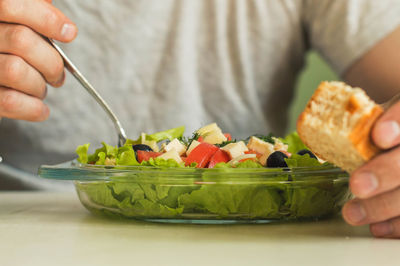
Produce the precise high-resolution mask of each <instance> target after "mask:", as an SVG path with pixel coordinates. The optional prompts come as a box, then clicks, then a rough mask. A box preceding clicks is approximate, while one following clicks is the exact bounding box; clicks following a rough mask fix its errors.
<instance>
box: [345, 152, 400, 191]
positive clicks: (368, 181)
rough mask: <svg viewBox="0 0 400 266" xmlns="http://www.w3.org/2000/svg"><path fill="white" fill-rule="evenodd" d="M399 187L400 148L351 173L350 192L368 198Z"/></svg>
mask: <svg viewBox="0 0 400 266" xmlns="http://www.w3.org/2000/svg"><path fill="white" fill-rule="evenodd" d="M397 187H400V147H399V148H396V149H393V150H391V151H388V152H385V153H383V154H381V155H379V156H377V157H376V158H374V159H372V160H371V161H369V162H367V163H366V164H365V165H363V166H361V167H360V168H359V169H357V170H356V171H355V172H353V173H352V176H351V178H350V189H351V192H352V193H353V194H354V195H355V196H356V197H358V198H362V199H364V198H369V197H372V196H375V195H377V194H380V193H383V192H386V191H390V190H393V189H395V188H397Z"/></svg>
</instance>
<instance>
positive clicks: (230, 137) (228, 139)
mask: <svg viewBox="0 0 400 266" xmlns="http://www.w3.org/2000/svg"><path fill="white" fill-rule="evenodd" d="M224 136H225V137H226V140H227V141H231V140H232V136H231V134H229V133H224Z"/></svg>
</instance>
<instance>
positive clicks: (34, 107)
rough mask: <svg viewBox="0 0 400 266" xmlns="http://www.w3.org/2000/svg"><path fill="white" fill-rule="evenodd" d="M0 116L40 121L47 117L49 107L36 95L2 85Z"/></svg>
mask: <svg viewBox="0 0 400 266" xmlns="http://www.w3.org/2000/svg"><path fill="white" fill-rule="evenodd" d="M0 116H1V117H8V118H11V119H20V120H27V121H35V122H39V121H43V120H46V119H47V117H48V116H49V108H48V107H47V106H46V105H45V104H44V103H43V102H42V101H41V100H40V99H38V98H36V97H33V96H29V95H27V94H24V93H22V92H19V91H16V90H13V89H9V88H6V87H0Z"/></svg>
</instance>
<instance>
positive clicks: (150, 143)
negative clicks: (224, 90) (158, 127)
mask: <svg viewBox="0 0 400 266" xmlns="http://www.w3.org/2000/svg"><path fill="white" fill-rule="evenodd" d="M140 137H141V139H140V143H141V144H145V145H147V146H149V147H150V148H151V149H152V150H153V151H155V152H158V151H160V148H159V147H158V145H157V141H155V140H146V134H145V133H142V134H141V135H140Z"/></svg>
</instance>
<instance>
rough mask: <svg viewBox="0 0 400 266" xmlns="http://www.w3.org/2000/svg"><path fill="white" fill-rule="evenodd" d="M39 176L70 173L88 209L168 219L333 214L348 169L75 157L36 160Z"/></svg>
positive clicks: (255, 219) (345, 193)
mask: <svg viewBox="0 0 400 266" xmlns="http://www.w3.org/2000/svg"><path fill="white" fill-rule="evenodd" d="M39 176H41V177H43V178H50V179H56V180H74V183H75V187H76V190H77V193H78V196H79V199H80V201H81V202H82V204H83V205H84V206H85V207H86V208H87V209H88V210H89V211H91V212H92V213H95V214H101V215H107V216H114V217H115V216H119V217H124V218H131V219H140V220H146V221H154V222H173V223H264V222H276V221H288V220H302V219H319V218H323V217H327V216H330V215H333V214H337V212H338V211H339V210H340V208H341V207H342V206H343V204H344V202H345V201H347V200H348V199H349V198H350V192H349V189H348V182H349V176H348V174H347V173H346V172H344V171H342V170H341V169H339V168H334V167H324V168H322V167H318V168H292V169H288V168H252V169H250V168H219V169H195V168H158V167H148V166H125V167H123V166H118V167H112V166H111V167H110V166H96V165H82V164H79V163H78V162H76V161H72V162H66V163H63V164H60V165H55V166H46V165H44V166H41V167H40V169H39Z"/></svg>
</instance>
